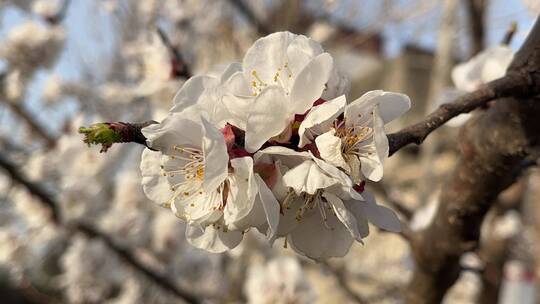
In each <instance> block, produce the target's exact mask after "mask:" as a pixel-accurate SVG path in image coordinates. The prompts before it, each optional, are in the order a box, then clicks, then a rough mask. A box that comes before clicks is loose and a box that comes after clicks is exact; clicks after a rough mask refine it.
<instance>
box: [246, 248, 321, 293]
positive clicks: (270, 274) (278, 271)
mask: <svg viewBox="0 0 540 304" xmlns="http://www.w3.org/2000/svg"><path fill="white" fill-rule="evenodd" d="M244 291H245V293H246V295H247V298H248V303H251V304H270V303H276V304H278V303H279V304H293V303H295V304H302V303H306V304H307V303H313V302H314V301H315V300H316V298H317V295H316V293H315V289H314V286H312V285H311V283H310V282H309V280H308V279H307V274H306V273H305V272H304V271H302V268H301V266H300V263H298V261H297V260H296V259H295V258H293V257H288V256H281V257H277V258H274V259H272V260H270V261H269V262H268V263H266V264H253V265H252V266H251V267H250V268H249V270H248V277H247V280H246V283H245V284H244Z"/></svg>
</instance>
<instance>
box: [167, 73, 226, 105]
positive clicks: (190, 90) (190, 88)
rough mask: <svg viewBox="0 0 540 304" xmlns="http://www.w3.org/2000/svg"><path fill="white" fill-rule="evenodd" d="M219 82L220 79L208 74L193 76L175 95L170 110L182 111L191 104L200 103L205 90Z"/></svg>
mask: <svg viewBox="0 0 540 304" xmlns="http://www.w3.org/2000/svg"><path fill="white" fill-rule="evenodd" d="M217 84H218V80H217V79H216V78H214V77H210V76H206V75H202V76H194V77H191V78H190V79H188V80H187V81H186V82H185V83H184V85H183V86H182V88H181V89H180V90H179V91H178V92H177V93H176V95H175V96H174V98H173V107H172V108H171V110H170V112H182V111H184V110H185V109H187V108H189V107H191V106H194V105H199V104H200V103H199V102H198V101H199V98H200V97H201V96H202V94H203V93H204V91H205V90H206V89H208V88H211V87H215V86H216V85H217Z"/></svg>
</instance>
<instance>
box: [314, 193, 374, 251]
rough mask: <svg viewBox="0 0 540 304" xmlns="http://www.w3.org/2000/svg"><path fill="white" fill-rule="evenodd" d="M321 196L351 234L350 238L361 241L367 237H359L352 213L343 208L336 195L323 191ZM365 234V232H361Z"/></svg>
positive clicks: (343, 205) (356, 223)
mask: <svg viewBox="0 0 540 304" xmlns="http://www.w3.org/2000/svg"><path fill="white" fill-rule="evenodd" d="M322 196H323V197H324V198H325V199H326V200H327V201H328V203H329V204H330V205H331V206H332V208H333V210H334V212H335V213H336V216H337V218H338V219H339V220H340V221H341V222H342V223H343V225H345V227H346V228H347V229H348V230H349V232H350V233H351V236H352V237H353V238H354V239H356V240H357V241H360V242H361V241H362V237H365V236H367V235H361V234H360V231H359V230H358V222H357V220H356V217H355V216H354V214H353V213H352V212H350V211H349V210H347V208H346V207H345V204H343V201H342V200H341V199H340V198H339V197H337V196H336V195H334V194H332V193H330V192H328V191H324V192H323V194H322ZM362 232H364V233H365V231H362Z"/></svg>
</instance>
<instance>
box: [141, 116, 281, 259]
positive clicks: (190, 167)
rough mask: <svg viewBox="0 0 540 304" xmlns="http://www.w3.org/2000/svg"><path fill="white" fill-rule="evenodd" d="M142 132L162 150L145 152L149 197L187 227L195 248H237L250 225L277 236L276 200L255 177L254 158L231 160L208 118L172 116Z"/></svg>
mask: <svg viewBox="0 0 540 304" xmlns="http://www.w3.org/2000/svg"><path fill="white" fill-rule="evenodd" d="M186 130H189V131H188V132H186ZM143 133H144V134H145V136H146V137H147V138H148V142H149V145H150V146H151V147H153V148H155V149H159V150H160V151H161V153H155V152H146V151H145V153H143V158H142V162H141V170H142V173H143V187H144V189H145V193H146V194H147V195H148V197H149V198H150V199H152V200H154V201H156V202H158V203H159V204H161V205H163V206H169V207H170V208H171V209H172V210H173V212H174V213H175V214H176V215H177V216H178V217H179V218H181V219H183V220H185V221H186V222H187V223H188V224H189V227H188V229H187V231H186V236H187V238H188V240H189V241H190V242H191V243H192V244H193V245H195V246H196V247H199V248H204V249H207V250H209V251H213V252H222V251H225V250H227V249H231V248H234V247H235V246H236V245H238V243H239V242H240V241H241V239H242V234H243V231H244V230H245V229H247V228H249V227H253V226H254V227H257V228H259V229H260V230H263V231H264V230H265V228H266V227H268V229H269V233H270V234H271V233H273V232H272V231H273V230H275V228H274V227H275V226H277V223H275V221H274V220H273V219H277V212H278V209H277V208H278V206H277V202H276V201H275V198H274V197H273V196H272V194H271V192H270V190H268V189H267V188H266V185H264V182H262V179H261V178H260V177H258V176H257V175H254V174H253V169H252V167H253V161H252V159H251V158H250V157H240V158H234V159H230V160H229V155H228V153H227V145H226V143H225V139H224V137H223V135H222V133H221V132H220V131H219V130H218V129H217V128H216V127H214V126H213V125H211V124H210V122H208V121H207V120H206V119H205V118H201V119H200V120H199V121H193V120H190V119H187V118H184V115H183V113H182V112H180V113H172V114H171V115H170V116H169V117H167V118H166V119H165V120H164V121H163V122H162V123H161V124H159V125H153V126H149V127H147V128H145V129H143ZM160 168H161V169H160Z"/></svg>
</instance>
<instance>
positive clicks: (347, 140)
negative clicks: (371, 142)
mask: <svg viewBox="0 0 540 304" xmlns="http://www.w3.org/2000/svg"><path fill="white" fill-rule="evenodd" d="M336 136H337V137H339V138H341V149H342V151H343V154H345V155H347V154H353V155H357V156H360V154H362V152H366V151H363V150H364V149H363V145H362V143H364V142H365V141H366V140H368V139H370V138H372V137H373V128H371V127H368V126H360V125H353V126H349V127H347V126H345V125H344V122H341V123H340V124H339V125H337V126H336Z"/></svg>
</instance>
